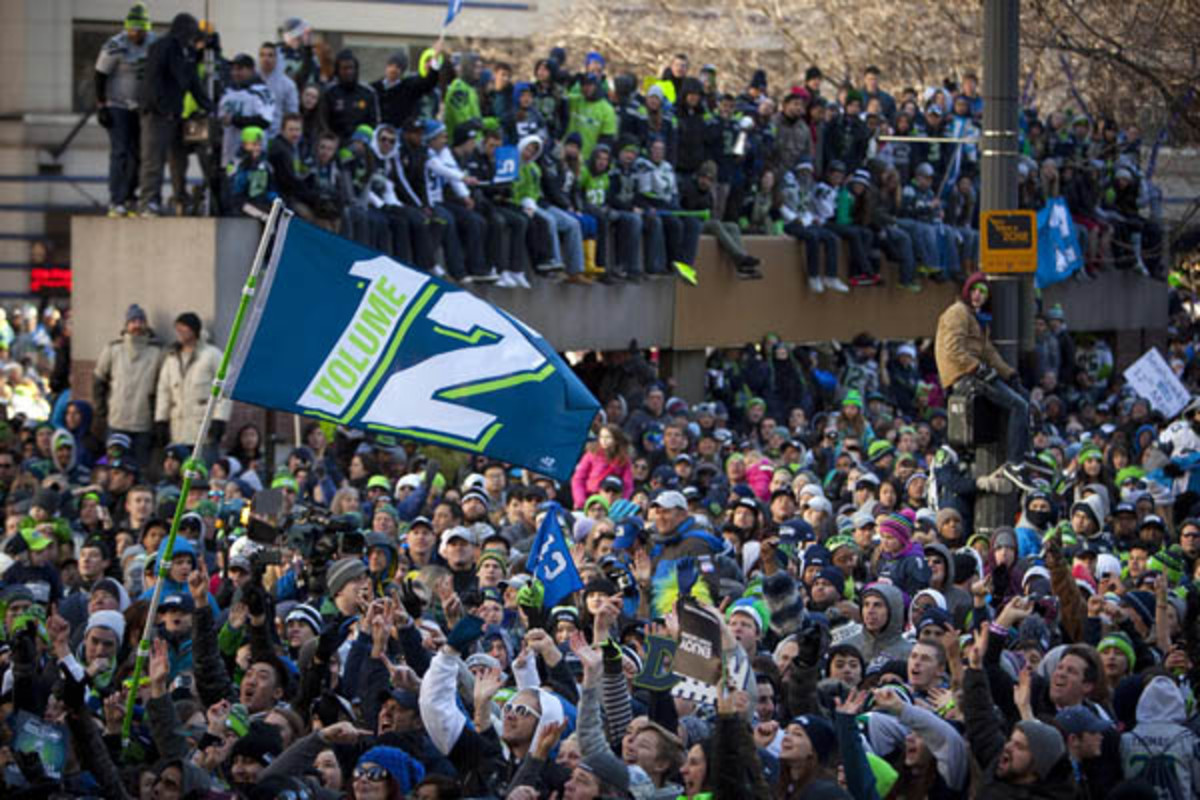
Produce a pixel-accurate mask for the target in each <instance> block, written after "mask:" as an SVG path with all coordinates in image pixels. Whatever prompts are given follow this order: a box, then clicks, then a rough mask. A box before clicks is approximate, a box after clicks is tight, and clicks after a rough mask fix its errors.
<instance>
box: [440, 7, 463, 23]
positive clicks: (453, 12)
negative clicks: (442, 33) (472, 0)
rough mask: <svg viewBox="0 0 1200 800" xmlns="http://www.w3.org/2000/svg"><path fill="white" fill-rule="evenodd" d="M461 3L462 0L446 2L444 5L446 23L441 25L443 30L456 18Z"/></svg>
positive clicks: (460, 8) (460, 9)
mask: <svg viewBox="0 0 1200 800" xmlns="http://www.w3.org/2000/svg"><path fill="white" fill-rule="evenodd" d="M463 2H464V0H448V2H447V3H446V21H445V22H443V23H442V27H443V28H445V27H446V26H447V25H449V24H450V23H451V22H453V21H454V18H455V17H457V16H458V12H460V11H462V7H463Z"/></svg>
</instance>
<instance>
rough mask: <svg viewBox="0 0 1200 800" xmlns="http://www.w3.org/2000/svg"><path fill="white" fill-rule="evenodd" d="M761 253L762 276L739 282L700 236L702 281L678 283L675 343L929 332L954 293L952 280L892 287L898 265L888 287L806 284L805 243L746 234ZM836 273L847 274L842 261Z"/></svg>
mask: <svg viewBox="0 0 1200 800" xmlns="http://www.w3.org/2000/svg"><path fill="white" fill-rule="evenodd" d="M745 242H746V248H747V249H748V250H749V251H750V253H751V254H752V255H754V256H757V257H758V258H760V259H762V262H763V264H762V271H763V275H764V277H763V279H762V280H753V281H748V280H742V279H740V278H737V277H736V275H735V273H734V268H733V264H732V263H731V262H730V261H729V259H728V258H726V257H725V256H724V255H723V254H722V253H721V252H720V250H719V248H718V246H717V242H716V240H715V239H713V238H710V237H704V238H703V239H701V242H700V254H699V257H698V258H697V259H696V261H697V272H698V273H699V284H700V285H699V286H689V285H687V284H684V283H682V282H678V283H677V284H676V294H675V331H674V346H675V348H676V349H695V348H702V347H712V346H718V347H733V346H738V345H742V344H745V343H746V342H748V341H757V340H758V339H761V338H762V336H763V334H765V333H768V332H771V333H777V334H779V336H780V337H782V338H783V339H784V340H786V341H793V342H804V341H817V340H828V339H842V340H846V339H851V338H853V337H854V335H855V334H857V333H860V332H862V331H870V332H871V333H872V334H874V335H875V336H880V337H884V338H911V337H917V336H932V335H933V334H934V330H935V328H936V327H937V318H938V315H939V314H941V312H942V310H943V309H945V307H946V306H947V305H949V304H950V302H951V301H952V300H953V298H954V293H955V291H956V290H955V288H954V287H953V286H952V285H950V284H948V283H947V284H933V283H927V284H926V285H925V289H924V291H922V292H921V293H920V294H913V293H912V292H908V291H905V290H903V289H899V288H897V284H898V283H899V281H898V278H897V274H896V270H895V268H894V267H892V266H885V267H884V272H883V274H884V279H885V281H886V284H887V285H885V286H873V287H866V288H851V290H850V293H849V294H844V295H843V294H837V293H835V292H830V291H826V292H825V293H824V294H820V295H814V294H813V293H812V292H810V291H809V289H808V272H807V269H806V268H805V265H804V248H803V247H802V246H801V245H800V244H799V243H798V242H796V241H795V240H793V239H791V238H788V237H772V236H750V237H746V240H745ZM839 272H840V273H841V275H842V278H843V280H845V279H846V276H847V272H846V265H845V263H843V264H842V265H841V268H840V269H839Z"/></svg>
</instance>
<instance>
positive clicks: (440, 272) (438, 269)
mask: <svg viewBox="0 0 1200 800" xmlns="http://www.w3.org/2000/svg"><path fill="white" fill-rule="evenodd" d="M433 274H434V276H435V277H438V278H444V277H446V270H445V269H444V268H443V267H442V265H441V264H434V265H433Z"/></svg>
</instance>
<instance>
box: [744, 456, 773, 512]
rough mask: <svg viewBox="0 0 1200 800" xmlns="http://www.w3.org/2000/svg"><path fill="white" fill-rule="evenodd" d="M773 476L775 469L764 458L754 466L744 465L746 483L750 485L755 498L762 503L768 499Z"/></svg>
mask: <svg viewBox="0 0 1200 800" xmlns="http://www.w3.org/2000/svg"><path fill="white" fill-rule="evenodd" d="M764 467H765V469H764ZM773 474H775V469H774V468H773V467H772V466H771V462H770V461H767V460H766V459H765V458H764V459H762V460H761V461H758V462H757V463H754V464H751V463H749V462H747V463H746V483H748V484H750V488H751V489H753V490H754V494H755V496H756V497H758V499H759V500H762V501H763V502H764V503H765V502H767V500H768V499H769V498H770V494H771V476H772V475H773Z"/></svg>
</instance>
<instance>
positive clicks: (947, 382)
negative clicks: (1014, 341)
mask: <svg viewBox="0 0 1200 800" xmlns="http://www.w3.org/2000/svg"><path fill="white" fill-rule="evenodd" d="M983 280H985V277H984V275H983V273H982V272H977V273H976V274H974V275H972V276H971V277H970V278H968V279H967V282H966V283H965V284H964V285H963V290H962V296H961V297H960V298H959V299H958V300H955V301H954V304H953V305H951V306H950V307H949V308H947V309H946V310H945V311H943V312H942V315H941V316H940V317H938V325H937V339H936V341H935V343H934V355H935V356H936V358H937V369H938V377H939V378H941V381H942V386H944V387H946V389H947V390H948V389H950V387H952V386H953V385H954V384H955V383H956V382H957V381H958V379H959V378H962V377H964V376H966V375H970V374H972V373H974V372H975V370H976V369H978V368H979V365H980V364H987V365H988V366H990V367H992V368H993V369H995V370H996V372H997V373H999V375H1000V377H1001V378H1003V379H1005V380H1008V378H1009V377H1010V376H1012V375H1013V374H1014V373H1015V370H1014V369H1013V368H1012V367H1010V366H1009V365H1008V364H1006V363H1004V359H1003V358H1001V357H1000V353H999V352H998V351H997V350H996V348H995V346H994V345H993V344H992V341H991V339H990V338H989V337H988V335H987V334H986V333H984V330H983V328H982V327H981V326H980V324H979V320H978V319H976V317H975V312H974V310H973V309H972V308H971V306H970V297H971V289H972V288H974V287H975V285H976V284H977V283H980V282H981V281H983Z"/></svg>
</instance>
